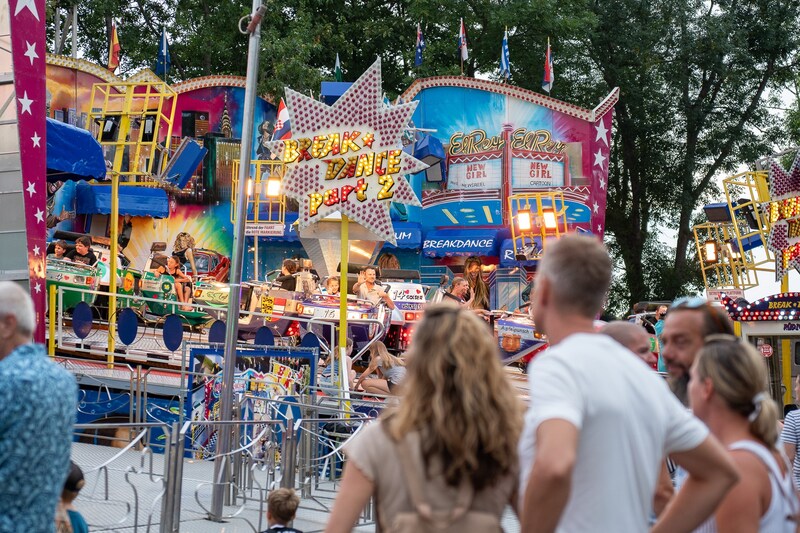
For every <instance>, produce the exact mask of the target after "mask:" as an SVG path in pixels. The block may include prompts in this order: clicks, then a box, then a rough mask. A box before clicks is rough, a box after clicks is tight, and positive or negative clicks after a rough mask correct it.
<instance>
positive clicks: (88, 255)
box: [65, 235, 97, 266]
mask: <svg viewBox="0 0 800 533" xmlns="http://www.w3.org/2000/svg"><path fill="white" fill-rule="evenodd" d="M91 245H92V239H91V238H89V237H87V236H86V235H82V236H80V237H78V238H77V239H76V240H75V249H74V250H70V251H69V252H67V255H66V256H65V257H66V258H67V259H69V260H70V261H74V262H76V263H83V264H84V265H89V266H94V265H95V263H97V256H96V255H94V252H93V251H91V250H90V249H89V247H90V246H91Z"/></svg>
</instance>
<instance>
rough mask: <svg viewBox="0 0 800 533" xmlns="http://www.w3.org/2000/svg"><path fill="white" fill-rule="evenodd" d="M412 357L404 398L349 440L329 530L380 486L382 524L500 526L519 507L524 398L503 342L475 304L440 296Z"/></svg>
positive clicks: (346, 523) (348, 521) (343, 524)
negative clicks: (513, 381) (504, 357)
mask: <svg viewBox="0 0 800 533" xmlns="http://www.w3.org/2000/svg"><path fill="white" fill-rule="evenodd" d="M407 359H408V365H407V369H408V375H407V377H406V381H405V383H404V384H403V395H402V398H401V399H400V403H399V405H397V406H396V407H392V408H387V409H386V410H385V411H384V413H383V415H382V416H381V418H380V419H379V420H378V421H377V422H375V423H373V424H370V425H368V426H366V427H365V428H364V429H363V430H361V432H360V433H359V434H357V435H356V436H355V437H354V438H353V439H352V440H351V441H350V442H348V443H347V444H346V445H345V452H346V453H347V456H348V461H347V465H346V466H345V471H344V477H343V479H342V484H341V487H340V490H339V494H340V497H339V498H337V500H336V502H335V505H334V508H333V513H332V514H331V518H330V521H329V523H328V526H327V528H326V531H327V532H329V533H338V532H344V531H350V530H351V528H352V527H353V524H354V523H355V521H356V518H357V517H358V515H359V513H360V512H361V510H362V509H363V508H364V506H365V505H366V503H367V501H368V500H369V498H370V497H371V496H373V495H374V496H375V501H376V506H377V520H378V524H379V526H380V527H379V530H381V531H431V530H434V529H438V530H445V529H446V528H449V529H446V530H448V531H450V530H452V531H455V530H459V531H465V532H469V531H488V532H499V531H501V527H500V517H501V516H502V514H503V511H504V509H505V507H506V506H507V505H509V504H510V505H512V507H514V508H515V509H516V503H517V498H516V488H517V474H518V471H519V467H518V461H517V450H516V446H517V440H518V438H519V435H520V431H521V429H522V406H521V403H520V401H519V399H518V398H517V396H516V395H515V393H514V392H513V390H512V389H513V388H512V387H509V386H508V383H507V381H506V379H505V375H504V372H503V369H502V366H501V364H500V359H499V355H498V352H497V344H496V343H495V341H494V339H493V338H492V336H491V335H487V334H486V325H485V324H484V323H483V321H482V320H481V319H480V318H478V317H477V316H476V315H475V314H474V313H472V312H470V311H468V310H463V309H462V308H460V307H457V306H453V305H432V306H430V307H428V309H427V310H426V311H425V317H424V318H423V320H422V322H420V324H419V325H418V326H417V328H416V331H415V332H414V340H413V343H412V346H411V350H410V352H409V353H408V357H407ZM434 525H435V526H436V527H434Z"/></svg>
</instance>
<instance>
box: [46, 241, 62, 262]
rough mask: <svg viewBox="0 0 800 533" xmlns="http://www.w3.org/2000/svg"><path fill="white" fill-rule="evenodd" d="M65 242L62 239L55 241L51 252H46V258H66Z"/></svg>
mask: <svg viewBox="0 0 800 533" xmlns="http://www.w3.org/2000/svg"><path fill="white" fill-rule="evenodd" d="M66 253H67V243H66V242H64V241H56V242H55V244H54V245H53V253H51V254H47V259H62V260H63V259H66V257H64V256H65V254H66Z"/></svg>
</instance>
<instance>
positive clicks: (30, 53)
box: [22, 41, 39, 65]
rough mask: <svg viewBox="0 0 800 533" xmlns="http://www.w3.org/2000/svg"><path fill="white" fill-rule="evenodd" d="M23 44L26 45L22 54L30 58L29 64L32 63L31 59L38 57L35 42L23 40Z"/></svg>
mask: <svg viewBox="0 0 800 533" xmlns="http://www.w3.org/2000/svg"><path fill="white" fill-rule="evenodd" d="M25 46H26V47H27V51H26V52H25V53H24V54H22V55H24V56H25V57H27V58H28V59H30V60H31V65H33V60H34V59H39V54H37V53H36V43H35V42H33V43H29V42H28V41H25Z"/></svg>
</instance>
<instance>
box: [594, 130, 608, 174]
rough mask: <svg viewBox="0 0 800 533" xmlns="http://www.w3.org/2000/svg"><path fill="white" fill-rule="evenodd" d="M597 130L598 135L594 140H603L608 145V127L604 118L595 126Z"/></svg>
mask: <svg viewBox="0 0 800 533" xmlns="http://www.w3.org/2000/svg"><path fill="white" fill-rule="evenodd" d="M595 130H597V136H596V137H595V138H594V140H595V141H602V142H603V143H604V144H605V145H606V146H608V128H606V125H605V124H604V123H603V119H602V118H601V119H600V121H599V122H598V123H597V126H595ZM601 166H602V165H601Z"/></svg>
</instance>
